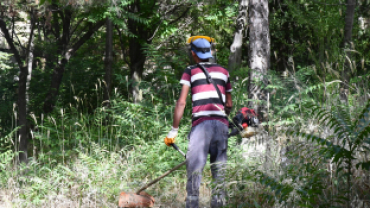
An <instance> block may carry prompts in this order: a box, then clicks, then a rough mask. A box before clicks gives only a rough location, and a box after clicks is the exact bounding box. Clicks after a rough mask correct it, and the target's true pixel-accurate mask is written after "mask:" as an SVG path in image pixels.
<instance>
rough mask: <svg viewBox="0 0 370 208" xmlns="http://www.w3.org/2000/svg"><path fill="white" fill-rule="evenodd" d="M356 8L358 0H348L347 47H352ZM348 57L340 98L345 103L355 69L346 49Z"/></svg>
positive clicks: (345, 40)
mask: <svg viewBox="0 0 370 208" xmlns="http://www.w3.org/2000/svg"><path fill="white" fill-rule="evenodd" d="M355 8H356V0H347V9H346V17H345V25H344V40H343V45H344V48H345V49H348V50H350V49H352V44H353V43H352V28H353V19H354V16H355ZM345 54H346V59H345V65H344V70H343V73H342V79H343V82H344V83H343V85H342V88H341V89H340V100H341V101H342V102H343V103H347V102H348V93H349V90H348V84H349V81H350V79H351V74H352V73H351V72H352V71H353V67H354V66H353V65H352V60H351V52H349V51H346V52H345Z"/></svg>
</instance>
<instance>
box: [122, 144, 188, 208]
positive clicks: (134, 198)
mask: <svg viewBox="0 0 370 208" xmlns="http://www.w3.org/2000/svg"><path fill="white" fill-rule="evenodd" d="M172 147H173V148H174V149H175V150H177V151H178V152H180V153H181V155H182V156H184V157H185V158H186V155H185V153H183V152H182V151H181V150H180V149H179V147H178V146H177V145H176V144H172ZM185 164H186V161H184V162H182V163H180V164H178V165H177V166H176V167H174V168H172V169H171V170H169V171H167V172H165V173H164V174H163V175H161V176H159V177H158V178H156V179H154V180H153V181H151V182H149V183H148V184H146V185H145V186H143V187H142V188H141V189H139V190H138V191H136V193H127V192H121V194H120V196H119V202H118V207H120V208H121V207H126V208H130V207H153V206H154V198H153V197H152V196H151V195H149V194H148V193H146V192H144V190H145V189H147V188H148V187H149V186H151V185H153V184H155V183H157V182H158V181H160V180H161V179H162V178H164V177H166V176H167V175H168V174H170V173H172V172H173V171H175V170H177V169H179V168H180V167H181V166H183V165H185Z"/></svg>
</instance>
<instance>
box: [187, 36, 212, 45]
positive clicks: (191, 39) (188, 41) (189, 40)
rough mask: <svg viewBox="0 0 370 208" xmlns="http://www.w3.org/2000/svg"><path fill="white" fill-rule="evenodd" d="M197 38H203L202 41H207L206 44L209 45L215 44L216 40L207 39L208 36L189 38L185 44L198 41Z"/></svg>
mask: <svg viewBox="0 0 370 208" xmlns="http://www.w3.org/2000/svg"><path fill="white" fill-rule="evenodd" d="M199 38H204V39H206V40H208V42H209V43H210V44H213V43H216V40H215V39H214V38H211V37H208V36H191V37H190V38H188V40H187V41H186V43H187V44H190V43H192V42H193V41H194V40H196V39H199Z"/></svg>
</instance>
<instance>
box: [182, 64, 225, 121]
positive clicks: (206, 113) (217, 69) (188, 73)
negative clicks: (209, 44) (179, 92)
mask: <svg viewBox="0 0 370 208" xmlns="http://www.w3.org/2000/svg"><path fill="white" fill-rule="evenodd" d="M200 64H202V65H203V66H204V67H205V68H206V69H207V71H208V72H209V74H210V76H211V78H212V80H213V82H214V83H216V84H217V87H218V88H219V89H220V92H221V95H222V99H223V101H224V103H225V102H226V96H225V93H226V92H231V91H232V88H231V84H230V80H229V72H228V71H227V69H225V68H223V67H222V66H220V65H218V64H214V63H200ZM180 84H183V85H187V86H189V87H191V98H192V104H193V114H192V115H193V118H192V126H196V125H198V124H199V123H201V122H203V121H205V120H219V121H221V122H223V123H225V124H226V125H228V121H227V117H226V116H225V114H224V113H223V112H222V111H220V109H222V110H224V106H223V105H222V103H221V100H220V98H219V96H218V94H217V91H216V89H215V87H214V86H213V84H212V83H209V84H208V82H207V79H206V75H205V74H204V72H203V71H202V69H200V68H199V67H197V65H192V66H189V67H187V68H186V69H185V72H184V73H183V75H182V77H181V80H180ZM215 105H217V106H218V107H219V108H220V109H219V108H217V107H216V106H215Z"/></svg>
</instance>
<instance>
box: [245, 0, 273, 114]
mask: <svg viewBox="0 0 370 208" xmlns="http://www.w3.org/2000/svg"><path fill="white" fill-rule="evenodd" d="M249 67H250V69H251V71H250V73H249V89H248V93H249V95H248V97H249V100H250V101H249V103H248V106H249V107H250V108H252V109H255V110H257V112H258V114H259V115H260V118H261V119H262V120H264V121H267V119H268V118H267V105H266V102H267V92H266V90H265V87H266V86H267V84H268V83H267V77H266V75H267V70H268V69H269V67H270V33H269V8H268V0H250V2H249Z"/></svg>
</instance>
